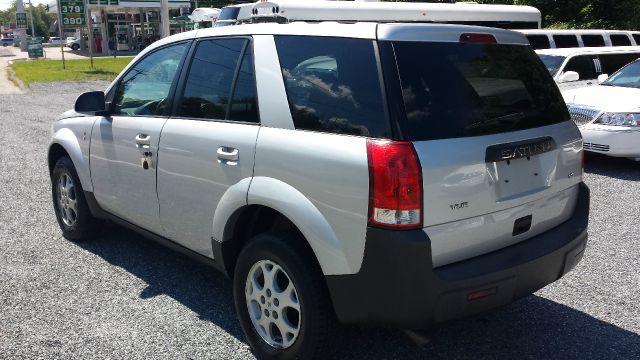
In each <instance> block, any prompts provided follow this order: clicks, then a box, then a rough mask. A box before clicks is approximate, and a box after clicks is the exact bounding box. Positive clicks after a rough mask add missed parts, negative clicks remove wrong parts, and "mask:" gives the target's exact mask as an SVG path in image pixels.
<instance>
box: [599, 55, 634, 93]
mask: <svg viewBox="0 0 640 360" xmlns="http://www.w3.org/2000/svg"><path fill="white" fill-rule="evenodd" d="M602 85H609V86H622V87H633V88H640V60H636V61H634V62H632V63H631V64H629V65H627V66H625V67H623V68H622V69H620V70H618V72H616V73H615V74H613V75H611V77H609V78H608V79H607V80H605V81H604V82H603V83H602Z"/></svg>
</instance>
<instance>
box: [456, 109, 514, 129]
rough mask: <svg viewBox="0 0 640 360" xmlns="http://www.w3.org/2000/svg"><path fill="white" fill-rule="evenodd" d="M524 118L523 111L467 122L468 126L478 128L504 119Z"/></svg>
mask: <svg viewBox="0 0 640 360" xmlns="http://www.w3.org/2000/svg"><path fill="white" fill-rule="evenodd" d="M524 118H525V114H524V113H523V112H517V113H512V114H507V115H502V116H498V117H494V118H491V119H488V120H485V121H479V122H476V123H473V124H469V126H468V127H469V128H479V127H484V126H488V125H492V124H496V123H500V122H504V121H518V120H522V119H524Z"/></svg>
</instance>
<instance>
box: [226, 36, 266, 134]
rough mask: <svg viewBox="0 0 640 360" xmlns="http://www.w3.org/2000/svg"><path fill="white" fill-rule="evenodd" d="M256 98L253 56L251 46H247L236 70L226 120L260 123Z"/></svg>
mask: <svg viewBox="0 0 640 360" xmlns="http://www.w3.org/2000/svg"><path fill="white" fill-rule="evenodd" d="M257 98H258V95H257V94H256V80H255V76H254V75H253V54H252V51H251V46H247V47H246V50H245V52H244V55H243V57H242V63H241V64H240V68H239V69H238V76H237V79H236V84H235V90H234V92H233V97H232V98H231V106H230V108H229V116H228V119H229V120H234V121H245V122H254V123H258V122H260V120H259V117H258V100H257Z"/></svg>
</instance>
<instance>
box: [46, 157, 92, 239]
mask: <svg viewBox="0 0 640 360" xmlns="http://www.w3.org/2000/svg"><path fill="white" fill-rule="evenodd" d="M51 197H52V201H53V208H54V210H55V213H56V219H57V220H58V225H60V229H61V230H62V236H64V237H65V238H66V239H68V240H72V241H84V240H88V239H90V238H91V237H93V236H94V235H95V234H96V233H97V232H98V230H99V227H100V225H101V224H100V223H99V222H98V220H97V219H95V218H94V217H93V215H91V211H90V210H89V206H88V205H87V201H86V199H85V197H84V191H83V189H82V184H80V179H79V178H78V174H77V173H76V169H75V167H74V166H73V163H72V162H71V159H69V158H68V157H66V156H64V157H61V158H60V159H59V160H58V162H56V165H55V167H54V168H53V172H52V173H51Z"/></svg>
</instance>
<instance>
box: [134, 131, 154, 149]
mask: <svg viewBox="0 0 640 360" xmlns="http://www.w3.org/2000/svg"><path fill="white" fill-rule="evenodd" d="M150 139H151V136H149V135H147V134H138V135H136V147H137V148H140V149H148V148H149V145H150V144H151V141H149V140H150Z"/></svg>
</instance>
